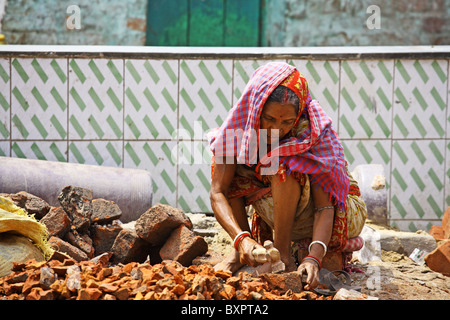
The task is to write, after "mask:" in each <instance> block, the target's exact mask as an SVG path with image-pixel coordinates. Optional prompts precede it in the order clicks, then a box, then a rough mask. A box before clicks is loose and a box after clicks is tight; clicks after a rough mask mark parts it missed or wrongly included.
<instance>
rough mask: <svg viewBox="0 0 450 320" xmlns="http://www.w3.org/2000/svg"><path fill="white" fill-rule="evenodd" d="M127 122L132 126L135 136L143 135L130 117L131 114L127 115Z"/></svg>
mask: <svg viewBox="0 0 450 320" xmlns="http://www.w3.org/2000/svg"><path fill="white" fill-rule="evenodd" d="M125 123H126V124H127V125H128V127H129V128H130V130H131V132H132V133H133V135H134V137H135V138H136V139H138V138H139V137H140V136H141V132H140V131H139V128H138V127H137V126H136V124H135V123H134V121H133V119H132V118H131V117H130V115H127V117H126V118H125Z"/></svg>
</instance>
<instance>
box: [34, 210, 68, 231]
mask: <svg viewBox="0 0 450 320" xmlns="http://www.w3.org/2000/svg"><path fill="white" fill-rule="evenodd" d="M40 222H41V223H43V224H45V226H46V227H47V230H48V233H49V236H57V237H60V238H62V237H64V236H65V234H66V233H67V231H69V228H70V222H71V221H70V218H69V216H68V215H67V213H66V212H65V211H64V209H63V208H62V207H51V208H50V210H49V212H48V213H47V214H46V215H45V217H43V218H42V219H41V221H40Z"/></svg>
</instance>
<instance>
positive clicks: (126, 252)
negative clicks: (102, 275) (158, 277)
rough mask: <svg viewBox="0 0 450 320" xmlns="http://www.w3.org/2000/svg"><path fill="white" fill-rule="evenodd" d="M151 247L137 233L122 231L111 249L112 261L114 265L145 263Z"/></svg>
mask: <svg viewBox="0 0 450 320" xmlns="http://www.w3.org/2000/svg"><path fill="white" fill-rule="evenodd" d="M149 246H150V245H149V244H148V243H147V242H145V241H144V240H142V239H141V238H140V237H139V236H138V235H137V234H136V232H135V231H133V230H127V229H122V230H121V231H120V232H119V234H118V235H117V237H116V239H115V240H114V244H113V245H112V248H111V252H112V253H113V256H112V258H113V259H112V261H113V262H114V263H119V262H120V263H128V262H132V261H136V262H144V261H145V259H146V257H147V255H148V252H149Z"/></svg>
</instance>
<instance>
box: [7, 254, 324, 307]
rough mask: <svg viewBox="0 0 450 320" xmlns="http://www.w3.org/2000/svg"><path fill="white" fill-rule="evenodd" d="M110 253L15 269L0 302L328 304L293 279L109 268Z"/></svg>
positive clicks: (194, 268) (197, 268)
mask: <svg viewBox="0 0 450 320" xmlns="http://www.w3.org/2000/svg"><path fill="white" fill-rule="evenodd" d="M110 256H111V253H105V254H103V255H100V256H98V257H96V258H95V259H92V260H88V261H82V262H76V261H75V260H73V259H65V260H64V261H62V262H61V261H59V260H56V259H50V260H49V261H42V262H36V261H33V260H29V261H28V262H26V263H14V266H13V273H12V274H10V275H9V276H7V277H4V278H0V300H1V299H2V298H1V297H2V296H3V299H8V300H20V299H26V300H55V299H64V300H210V299H214V300H231V299H233V300H325V299H326V300H330V299H332V297H331V296H329V297H324V296H320V295H317V294H315V293H314V292H311V291H302V289H301V287H302V285H301V279H300V276H299V275H298V274H297V273H295V272H292V273H285V274H282V275H281V274H263V275H260V276H252V275H250V274H249V273H247V272H242V273H240V274H239V275H238V276H232V275H231V273H229V272H224V271H214V268H213V267H212V266H210V265H207V264H202V265H190V266H189V267H185V266H183V265H182V264H180V263H179V262H176V261H173V260H164V261H162V262H161V263H158V264H154V265H151V264H150V263H149V262H144V263H138V262H130V263H127V264H125V265H123V264H119V265H110V264H109V263H108V259H109V257H110Z"/></svg>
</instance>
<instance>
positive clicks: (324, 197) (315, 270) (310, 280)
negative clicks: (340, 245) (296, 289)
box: [298, 184, 334, 290]
mask: <svg viewBox="0 0 450 320" xmlns="http://www.w3.org/2000/svg"><path fill="white" fill-rule="evenodd" d="M311 194H312V197H313V202H314V206H315V207H316V208H323V207H330V208H326V209H323V210H320V211H317V212H315V213H314V224H313V236H312V241H316V240H318V241H322V242H323V243H324V244H325V245H326V246H328V243H329V242H330V239H331V233H332V231H333V223H334V207H333V205H332V203H331V202H330V200H329V198H330V196H329V194H328V193H326V192H325V191H324V190H323V189H322V187H320V186H319V185H314V184H313V185H311ZM308 255H310V256H313V257H315V258H317V259H318V260H319V261H320V262H321V261H322V259H323V257H324V256H325V248H324V247H323V246H322V245H321V244H319V243H314V244H313V245H311V251H310V252H309V254H308ZM298 270H299V272H300V273H301V274H302V273H303V272H306V273H307V275H308V277H307V279H306V283H307V285H306V286H305V289H306V290H310V289H314V288H315V287H317V286H318V285H319V283H320V279H319V266H318V265H317V264H316V263H315V262H313V261H312V260H306V259H305V260H303V262H302V263H301V264H300V266H299V267H298Z"/></svg>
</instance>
